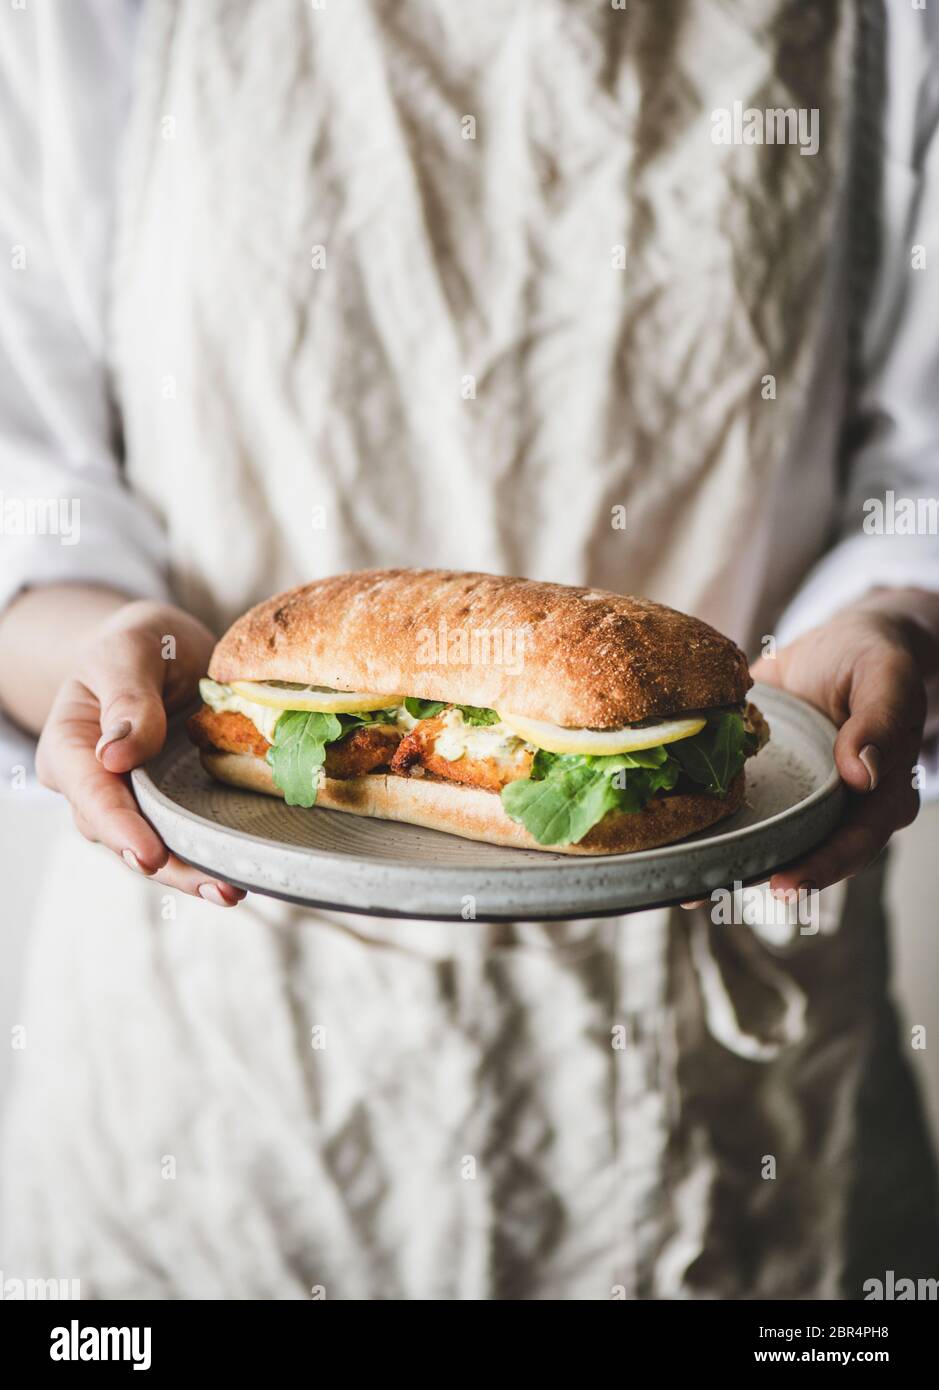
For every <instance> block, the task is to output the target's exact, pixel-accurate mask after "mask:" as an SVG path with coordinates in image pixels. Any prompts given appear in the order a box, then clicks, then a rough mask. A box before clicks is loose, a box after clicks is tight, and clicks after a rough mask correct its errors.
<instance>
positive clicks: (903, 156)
mask: <svg viewBox="0 0 939 1390" xmlns="http://www.w3.org/2000/svg"><path fill="white" fill-rule="evenodd" d="M886 22H887V31H886V40H887V45H886V84H887V90H886V112H885V116H886V121H885V127H884V149H883V154H884V168H883V184H882V207H881V216H880V234H881V254H880V268H879V271H878V275H877V280H876V282H875V285H874V287H873V294H872V300H871V305H870V312H869V314H868V316H867V320H866V322H865V324H864V326H863V333H862V342H861V363H860V367H861V383H860V391H859V396H858V400H857V402H856V410H857V412H858V424H859V425H860V427H861V428H860V429H859V430H858V431H857V437H858V438H859V439H860V440H861V442H860V443H859V444H858V446H857V447H856V448H855V449H854V450H853V451H852V454H851V457H850V459H849V460H848V466H847V470H846V479H845V490H844V494H843V497H842V509H841V524H840V526H839V529H838V533H837V537H836V542H835V544H834V545H833V547H832V548H831V550H829V551H828V552H827V554H826V555H824V556H823V557H822V559H821V560H820V561H819V562H818V563H817V564H816V565H815V567H814V568H813V569H812V570H811V571H810V573H809V574H808V576H807V578H806V579H805V581H804V583H803V584H802V585H801V587H800V588H799V590H798V591H797V592H796V594H795V595H794V597H793V599H792V600H791V602H790V603H789V605H788V607H787V608H786V609H785V612H784V613H783V615H782V618H781V619H780V621H779V622H778V623H777V626H776V633H777V637H778V640H779V641H780V643H785V642H789V641H791V640H792V639H793V638H794V637H797V636H798V635H799V634H800V633H802V632H805V631H806V630H807V629H808V628H810V627H814V626H816V625H817V624H819V623H821V622H824V621H825V620H826V619H827V618H829V617H830V616H831V615H832V614H833V613H835V612H837V611H838V610H839V609H841V608H843V607H845V606H846V605H847V604H849V603H851V602H853V601H854V600H855V599H858V598H860V597H862V596H863V594H865V593H866V592H868V591H869V590H870V589H872V588H877V587H884V586H886V587H917V588H920V589H935V590H939V534H937V529H939V528H937V516H936V507H937V499H939V332H937V325H939V135H937V127H939V10H937V8H936V7H935V6H933V7H929V8H928V9H925V10H915V9H913V8H912V6H902V5H898V6H889V7H887V16H886ZM918 248H919V249H918ZM924 257H925V262H924ZM911 526H912V527H913V529H912V530H911V529H910V528H911Z"/></svg>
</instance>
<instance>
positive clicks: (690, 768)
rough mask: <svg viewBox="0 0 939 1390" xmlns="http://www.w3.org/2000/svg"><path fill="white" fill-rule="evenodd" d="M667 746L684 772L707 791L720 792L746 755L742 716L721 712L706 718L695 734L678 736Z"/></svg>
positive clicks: (728, 785)
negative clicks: (683, 736) (703, 725)
mask: <svg viewBox="0 0 939 1390" xmlns="http://www.w3.org/2000/svg"><path fill="white" fill-rule="evenodd" d="M669 748H670V750H671V753H672V756H673V757H674V758H675V759H677V761H678V762H679V763H680V764H681V769H682V771H683V772H684V773H685V774H686V776H688V777H690V778H691V780H692V781H693V782H700V783H701V785H702V786H704V787H706V788H707V789H708V791H709V792H713V793H715V795H718V796H723V795H724V794H725V793H726V791H727V790H728V788H729V787H730V784H731V782H732V781H733V780H734V778H735V777H736V776H737V773H738V772H739V771H740V769H741V768H742V767H743V764H744V760H745V757H746V733H745V730H744V727H743V717H742V715H739V714H722V715H720V716H719V717H718V718H717V719H711V720H709V721H708V723H707V725H706V726H705V727H704V728H703V729H702V730H701V732H700V733H699V734H695V736H694V738H682V739H679V740H678V742H677V743H672V744H670V745H669Z"/></svg>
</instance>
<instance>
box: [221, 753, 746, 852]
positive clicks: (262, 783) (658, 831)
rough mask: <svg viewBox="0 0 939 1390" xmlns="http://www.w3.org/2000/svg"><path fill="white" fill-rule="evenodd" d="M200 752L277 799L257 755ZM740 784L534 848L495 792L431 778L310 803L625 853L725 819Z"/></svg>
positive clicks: (516, 841) (332, 781) (327, 788)
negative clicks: (570, 839)
mask: <svg viewBox="0 0 939 1390" xmlns="http://www.w3.org/2000/svg"><path fill="white" fill-rule="evenodd" d="M200 756H201V759H202V764H203V766H204V767H205V769H206V771H207V772H209V773H211V775H212V776H213V777H215V778H217V779H218V780H219V781H220V782H226V783H228V785H230V786H233V787H244V788H246V789H248V790H250V791H259V792H267V793H268V794H269V795H271V796H283V793H282V792H281V791H280V790H279V788H278V787H277V786H275V784H274V781H273V778H272V777H271V770H270V768H269V767H268V765H267V763H266V762H265V761H264V759H263V758H257V757H254V756H253V755H252V754H250V753H219V752H212V751H210V750H208V749H203V750H202V751H201V754H200ZM744 785H745V781H744V773H742V772H741V773H740V774H739V775H738V776H737V777H736V778H735V779H734V781H733V783H732V784H731V787H730V790H729V792H728V793H727V795H726V796H724V797H716V796H709V795H707V794H706V793H689V794H684V793H678V794H674V793H670V794H669V795H667V796H657V797H653V798H652V800H651V801H650V802H649V803H648V805H647V806H646V808H645V810H643V811H639V812H637V813H636V814H635V815H627V814H625V813H614V814H611V815H608V816H605V817H604V819H603V820H602V821H600V823H599V824H598V825H595V826H594V827H593V829H592V830H591V831H590V832H589V833H588V834H587V835H586V836H585V837H584V839H583V840H581V841H580V843H579V844H576V845H557V846H554V845H539V844H538V842H537V841H536V840H535V839H533V838H532V836H531V835H529V833H528V831H527V830H526V829H525V827H524V826H522V825H518V824H517V823H516V822H515V821H513V820H510V819H509V817H508V816H507V815H506V814H505V812H504V810H503V809H502V802H501V801H500V799H499V797H498V796H497V795H496V794H495V793H494V792H490V791H483V790H482V789H481V788H479V787H465V786H459V785H457V784H456V783H453V782H444V781H440V780H438V779H437V778H435V777H420V778H412V777H398V776H395V775H394V774H393V773H392V774H390V775H389V774H385V773H381V772H375V773H372V774H370V775H369V776H365V777H352V778H348V779H345V780H339V779H336V778H332V777H326V778H325V779H324V780H323V783H322V785H321V787H320V790H319V793H318V795H317V806H319V807H325V808H326V809H328V810H334V811H349V812H352V813H353V814H355V815H360V816H374V817H377V818H378V819H381V820H396V821H405V822H407V823H408V824H410V825H422V826H426V827H428V828H429V829H431V830H443V831H446V832H447V833H448V834H450V835H461V836H462V837H463V838H464V839H467V840H485V841H488V842H489V843H490V844H494V845H508V846H512V847H514V848H516V849H536V850H543V851H546V852H547V853H549V854H581V855H583V854H630V853H634V852H635V851H636V850H642V849H654V848H655V847H656V846H657V845H667V844H671V843H672V841H674V840H681V839H683V838H684V837H685V836H686V835H693V834H694V833H695V832H696V831H699V830H705V829H706V828H707V827H708V826H711V825H714V824H715V823H716V822H717V821H720V820H723V819H725V818H726V817H727V816H729V815H731V814H732V813H733V812H734V811H736V810H737V809H738V808H739V807H740V806H741V804H742V802H743V796H744Z"/></svg>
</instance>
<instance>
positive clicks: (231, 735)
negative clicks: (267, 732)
mask: <svg viewBox="0 0 939 1390" xmlns="http://www.w3.org/2000/svg"><path fill="white" fill-rule="evenodd" d="M186 728H187V729H188V730H189V736H190V738H191V739H192V741H193V743H197V744H198V745H199V747H200V748H220V749H221V750H222V752H223V753H255V754H256V755H257V756H258V757H259V758H263V757H264V754H265V753H266V752H267V750H268V749H269V748H270V746H271V745H270V744H269V743H268V741H267V739H266V738H265V737H264V735H263V734H262V733H260V731H259V730H258V729H256V728H255V726H254V725H253V724H252V723H251V720H250V719H249V718H248V717H247V715H245V714H236V712H235V711H234V710H221V711H216V710H214V709H210V708H209V706H208V705H203V706H202V708H201V709H200V710H199V711H198V713H196V714H194V715H192V717H191V718H190V719H188V720H187V721H186Z"/></svg>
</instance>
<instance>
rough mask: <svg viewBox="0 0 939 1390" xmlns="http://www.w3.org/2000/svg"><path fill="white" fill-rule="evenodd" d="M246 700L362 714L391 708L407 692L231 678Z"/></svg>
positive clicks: (270, 706) (322, 711) (280, 706)
mask: <svg viewBox="0 0 939 1390" xmlns="http://www.w3.org/2000/svg"><path fill="white" fill-rule="evenodd" d="M230 687H231V689H232V690H234V692H235V694H236V695H240V696H241V698H242V699H243V700H250V701H251V702H252V704H255V705H266V706H267V707H268V709H300V710H311V711H313V712H314V713H316V714H359V713H361V711H362V710H368V709H389V708H390V707H391V706H392V705H399V704H401V702H402V700H403V699H404V696H403V695H372V694H370V693H369V692H367V691H364V690H329V689H328V688H327V687H326V686H323V685H287V684H284V685H278V684H276V683H275V682H273V681H231V682H230Z"/></svg>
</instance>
